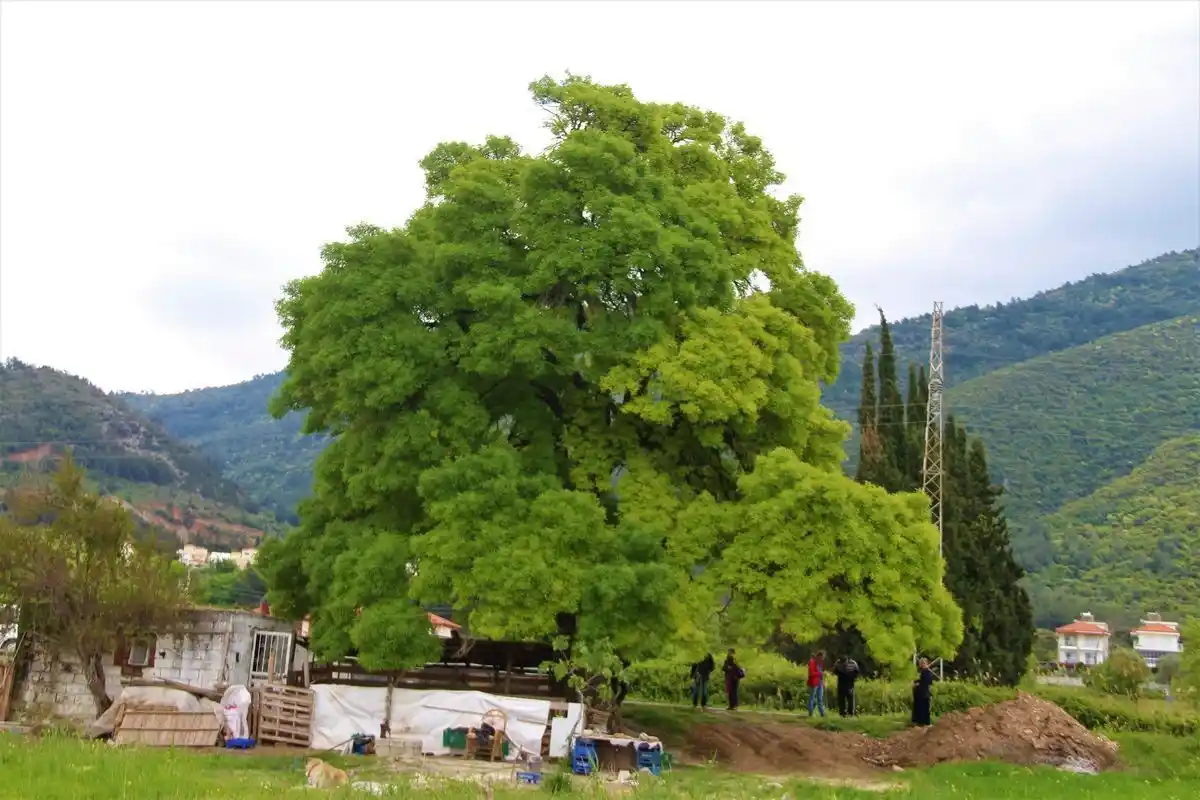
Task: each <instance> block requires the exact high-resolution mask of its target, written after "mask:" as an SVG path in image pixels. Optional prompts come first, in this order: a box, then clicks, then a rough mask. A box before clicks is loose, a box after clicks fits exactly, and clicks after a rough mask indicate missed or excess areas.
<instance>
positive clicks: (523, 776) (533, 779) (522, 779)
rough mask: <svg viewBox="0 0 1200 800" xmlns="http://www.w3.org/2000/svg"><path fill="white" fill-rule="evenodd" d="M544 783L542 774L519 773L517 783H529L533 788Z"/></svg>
mask: <svg viewBox="0 0 1200 800" xmlns="http://www.w3.org/2000/svg"><path fill="white" fill-rule="evenodd" d="M541 782H542V773H540V772H518V773H517V783H528V784H530V785H531V786H537V785H538V784H540V783H541Z"/></svg>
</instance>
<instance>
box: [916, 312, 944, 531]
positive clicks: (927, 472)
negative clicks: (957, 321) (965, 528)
mask: <svg viewBox="0 0 1200 800" xmlns="http://www.w3.org/2000/svg"><path fill="white" fill-rule="evenodd" d="M944 385H945V368H944V362H943V360H942V304H941V303H940V302H936V303H934V304H933V324H932V325H931V326H930V332H929V404H928V406H927V411H926V414H925V459H924V463H923V464H922V467H921V475H922V480H923V482H924V486H923V487H922V488H923V489H924V491H925V494H927V495H929V508H930V511H931V513H932V516H933V523H934V524H935V525H937V529H938V552H942V550H943V548H944V535H943V532H942V496H943V495H942V488H943V484H944V483H945V471H944V470H943V469H942V438H943V434H945V432H946V416H945V414H944V413H943V408H942V387H943V386H944Z"/></svg>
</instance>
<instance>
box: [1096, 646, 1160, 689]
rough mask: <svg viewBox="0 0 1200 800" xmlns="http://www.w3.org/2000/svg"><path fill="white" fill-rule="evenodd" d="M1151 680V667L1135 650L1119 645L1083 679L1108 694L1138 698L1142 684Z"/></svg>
mask: <svg viewBox="0 0 1200 800" xmlns="http://www.w3.org/2000/svg"><path fill="white" fill-rule="evenodd" d="M1148 680H1150V668H1149V667H1148V666H1146V662H1145V661H1143V660H1142V657H1141V656H1139V655H1138V654H1137V653H1136V652H1135V651H1134V650H1132V649H1130V648H1128V647H1118V648H1117V649H1115V650H1113V651H1112V653H1110V654H1109V656H1108V659H1107V660H1106V661H1105V662H1104V663H1103V664H1101V665H1099V666H1098V667H1096V668H1095V669H1093V670H1092V671H1090V672H1088V673H1087V674H1086V675H1085V676H1084V679H1083V682H1084V685H1086V686H1089V687H1091V688H1093V689H1096V690H1098V691H1101V692H1105V693H1107V694H1123V695H1125V696H1126V697H1132V698H1137V697H1138V696H1139V695H1141V693H1142V686H1143V685H1144V684H1145V683H1146V682H1147V681H1148Z"/></svg>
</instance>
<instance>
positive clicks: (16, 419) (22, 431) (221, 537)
mask: <svg viewBox="0 0 1200 800" xmlns="http://www.w3.org/2000/svg"><path fill="white" fill-rule="evenodd" d="M68 449H70V450H71V452H72V454H73V456H74V458H75V461H76V463H77V464H79V465H80V466H82V467H84V469H86V471H87V476H88V479H89V481H90V482H91V483H92V484H93V486H94V488H95V489H96V490H98V491H100V492H101V493H103V494H107V495H110V496H114V497H118V498H121V499H122V500H124V501H125V502H126V504H127V506H128V507H130V508H131V509H132V510H133V511H134V512H135V514H136V515H137V516H138V517H139V518H140V519H142V521H143V522H146V523H149V524H154V525H156V526H158V527H160V528H163V529H165V530H168V531H170V532H171V533H172V534H174V535H175V536H176V537H177V538H179V539H180V540H181V541H189V542H195V543H198V544H207V545H214V546H222V545H223V546H227V547H233V546H238V547H240V546H246V545H247V544H252V543H254V542H256V541H257V540H258V539H260V538H261V536H262V535H263V533H265V532H268V531H277V530H282V528H281V527H280V526H279V524H278V523H277V521H276V520H275V518H274V517H273V516H272V515H269V514H268V515H263V514H260V513H257V511H258V510H257V509H256V508H255V507H254V505H253V503H252V502H251V501H250V500H249V499H248V498H247V497H246V495H245V493H244V492H243V491H242V490H241V489H239V488H238V486H237V485H236V484H235V483H234V482H232V481H230V480H229V479H228V478H227V477H225V476H224V475H222V473H221V469H220V467H219V466H218V465H217V464H216V463H215V462H214V461H213V460H212V459H210V458H208V457H207V456H206V455H204V454H203V453H201V452H200V451H198V450H197V449H196V448H194V447H193V446H191V445H189V444H186V443H184V442H181V441H179V440H178V439H176V438H174V437H173V436H171V435H170V434H168V433H167V432H166V431H165V430H164V429H163V428H162V426H161V425H159V424H158V423H155V422H153V421H151V420H149V419H147V418H146V417H144V416H142V415H141V414H139V413H138V412H137V411H135V410H134V409H133V408H131V407H130V406H129V405H128V404H127V403H125V402H124V400H122V399H121V398H120V397H116V396H113V395H109V394H105V393H104V392H103V391H101V390H100V389H98V388H96V387H95V386H93V385H92V384H90V383H88V382H87V381H86V380H84V379H82V378H77V377H75V376H73V375H68V374H66V373H64V372H59V371H57V370H54V369H50V368H48V367H34V366H30V365H27V364H23V363H21V362H20V361H16V360H10V361H8V362H7V363H5V364H3V365H0V491H2V490H3V489H4V487H11V486H13V485H15V484H16V483H18V482H19V481H20V480H21V479H22V477H23V476H24V474H25V473H28V472H30V471H33V472H39V471H44V470H46V469H48V468H50V467H52V466H53V464H54V463H55V462H56V461H57V459H58V458H59V457H60V456H61V455H63V454H64V453H65V452H66V451H67V450H68Z"/></svg>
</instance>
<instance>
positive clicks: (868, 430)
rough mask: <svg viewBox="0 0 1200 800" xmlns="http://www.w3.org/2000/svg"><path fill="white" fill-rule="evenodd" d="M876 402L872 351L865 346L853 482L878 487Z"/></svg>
mask: <svg viewBox="0 0 1200 800" xmlns="http://www.w3.org/2000/svg"><path fill="white" fill-rule="evenodd" d="M878 405H879V402H878V400H877V399H876V396H875V351H874V350H872V349H871V343H870V342H867V352H866V355H864V356H863V367H862V389H861V393H860V394H859V399H858V468H857V470H856V471H855V473H854V479H855V480H856V481H858V482H859V483H878V482H879V475H880V472H881V469H880V467H881V462H882V453H883V442H881V441H880V439H879V408H878Z"/></svg>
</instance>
